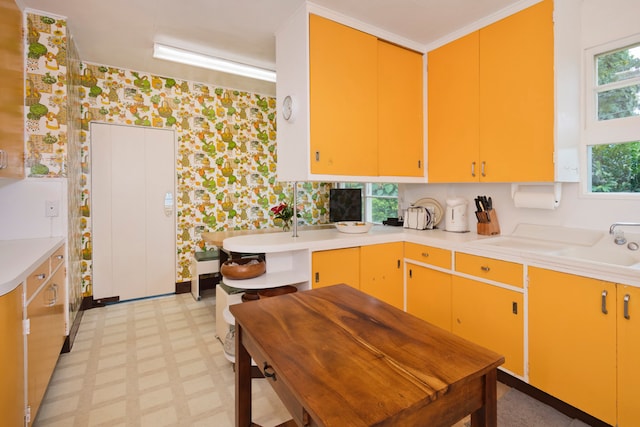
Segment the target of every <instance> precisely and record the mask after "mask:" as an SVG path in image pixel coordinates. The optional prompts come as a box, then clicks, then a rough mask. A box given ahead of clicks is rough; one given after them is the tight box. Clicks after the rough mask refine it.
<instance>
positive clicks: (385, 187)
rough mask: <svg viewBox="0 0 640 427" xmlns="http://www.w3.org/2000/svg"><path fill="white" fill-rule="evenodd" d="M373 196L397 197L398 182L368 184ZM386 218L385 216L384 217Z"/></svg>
mask: <svg viewBox="0 0 640 427" xmlns="http://www.w3.org/2000/svg"><path fill="white" fill-rule="evenodd" d="M369 185H370V186H371V195H372V196H374V197H398V184H382V183H375V184H369ZM385 219H386V218H385Z"/></svg>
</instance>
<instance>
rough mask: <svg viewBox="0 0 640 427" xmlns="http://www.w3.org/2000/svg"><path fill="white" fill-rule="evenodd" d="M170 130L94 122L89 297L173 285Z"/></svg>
mask: <svg viewBox="0 0 640 427" xmlns="http://www.w3.org/2000/svg"><path fill="white" fill-rule="evenodd" d="M175 176H176V171H175V135H174V132H173V131H169V130H161V129H152V128H142V127H133V126H120V125H109V124H104V123H92V124H91V205H90V206H91V221H92V242H91V243H92V248H93V298H94V299H101V298H109V297H119V298H120V300H128V299H133V298H141V297H146V296H153V295H161V294H166V293H171V292H174V291H175V278H176V274H175V268H176V261H175V254H176V243H175V235H176V233H175V230H176V227H175V213H174V194H175V192H174V189H175Z"/></svg>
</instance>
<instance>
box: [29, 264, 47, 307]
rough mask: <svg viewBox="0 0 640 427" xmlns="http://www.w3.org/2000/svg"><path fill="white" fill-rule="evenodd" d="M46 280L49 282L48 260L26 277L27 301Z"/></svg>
mask: <svg viewBox="0 0 640 427" xmlns="http://www.w3.org/2000/svg"><path fill="white" fill-rule="evenodd" d="M47 280H49V260H48V259H47V260H46V261H44V262H43V263H42V264H40V266H39V267H38V268H36V269H35V270H34V271H33V272H32V273H31V274H30V275H29V277H27V300H29V298H31V297H32V296H33V294H34V293H35V291H37V290H38V288H39V287H40V286H41V285H42V284H43V283H44V282H46V281H47Z"/></svg>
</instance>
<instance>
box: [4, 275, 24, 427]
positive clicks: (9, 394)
mask: <svg viewBox="0 0 640 427" xmlns="http://www.w3.org/2000/svg"><path fill="white" fill-rule="evenodd" d="M22 292H23V287H22V285H19V286H18V287H17V288H16V289H14V290H13V291H11V292H9V293H7V294H5V295H2V296H0V349H2V351H0V414H2V416H1V417H2V422H3V425H7V426H21V425H23V423H24V407H25V404H24V344H23V337H24V335H23V333H22Z"/></svg>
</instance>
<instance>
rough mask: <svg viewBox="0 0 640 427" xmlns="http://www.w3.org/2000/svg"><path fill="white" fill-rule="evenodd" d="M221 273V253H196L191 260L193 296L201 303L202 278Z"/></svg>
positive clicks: (216, 251)
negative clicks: (202, 276)
mask: <svg viewBox="0 0 640 427" xmlns="http://www.w3.org/2000/svg"><path fill="white" fill-rule="evenodd" d="M219 272H220V252H219V251H218V250H217V249H216V250H215V251H213V250H212V251H205V252H196V253H195V255H194V256H193V258H192V260H191V295H193V298H194V299H195V300H196V301H200V276H201V275H203V274H213V273H219Z"/></svg>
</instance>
